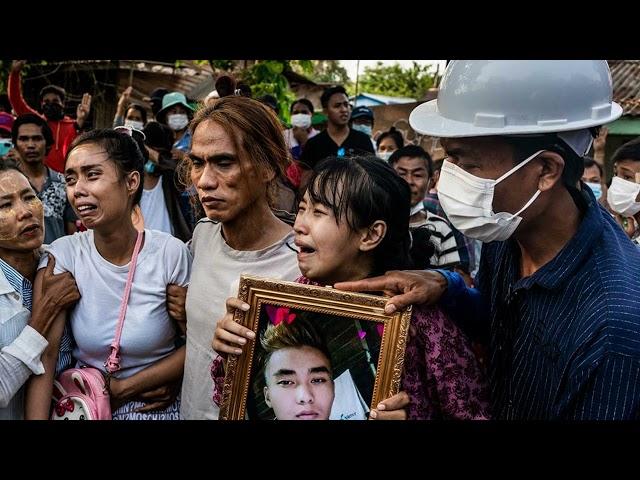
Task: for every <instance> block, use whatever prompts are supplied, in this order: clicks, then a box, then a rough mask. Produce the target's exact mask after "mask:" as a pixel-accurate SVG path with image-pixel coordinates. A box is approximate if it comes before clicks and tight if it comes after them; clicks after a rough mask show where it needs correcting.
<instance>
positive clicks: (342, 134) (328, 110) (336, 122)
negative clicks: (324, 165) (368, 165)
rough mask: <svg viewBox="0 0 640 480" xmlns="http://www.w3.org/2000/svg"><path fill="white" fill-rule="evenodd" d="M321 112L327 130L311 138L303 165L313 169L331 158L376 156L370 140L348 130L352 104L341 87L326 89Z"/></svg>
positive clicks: (301, 158)
mask: <svg viewBox="0 0 640 480" xmlns="http://www.w3.org/2000/svg"><path fill="white" fill-rule="evenodd" d="M320 103H321V104H322V112H323V113H324V114H325V115H326V116H327V128H325V129H324V130H323V131H322V132H320V133H319V134H318V135H316V136H315V137H313V138H310V139H309V141H308V142H307V145H306V146H305V148H304V150H303V152H302V155H301V156H300V161H301V162H303V163H305V164H306V165H308V166H309V168H314V167H315V166H316V164H317V163H318V162H320V161H321V160H323V159H325V158H326V157H329V156H336V157H350V156H352V155H359V154H360V155H361V154H367V153H371V154H375V148H374V145H373V144H372V143H371V138H370V137H368V136H367V135H366V134H364V133H362V132H358V131H356V130H354V129H352V128H350V127H349V120H350V118H351V104H350V103H349V98H348V97H347V92H346V90H345V89H344V87H343V86H342V85H338V86H335V87H331V88H328V89H326V90H325V91H324V92H323V93H322V96H321V97H320Z"/></svg>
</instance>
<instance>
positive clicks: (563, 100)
mask: <svg viewBox="0 0 640 480" xmlns="http://www.w3.org/2000/svg"><path fill="white" fill-rule="evenodd" d="M612 93H613V92H612V86H611V73H610V72H609V66H608V65H607V62H606V61H604V60H454V61H452V62H451V63H449V65H447V69H446V70H445V72H444V76H443V78H442V83H441V84H440V91H439V93H438V98H437V99H436V100H432V101H430V102H426V103H423V104H422V105H419V106H418V107H416V108H415V109H414V110H413V111H412V112H411V115H410V116H409V124H410V125H411V127H412V128H413V129H414V130H415V131H417V132H418V133H422V134H426V135H431V136H434V137H443V138H453V137H480V136H487V135H526V134H543V133H554V132H566V131H569V130H581V129H585V128H589V127H595V126H598V125H604V124H606V123H609V122H612V121H613V120H615V119H617V118H618V117H620V115H622V108H621V107H620V105H618V104H617V103H615V102H613V101H612V100H611V97H612Z"/></svg>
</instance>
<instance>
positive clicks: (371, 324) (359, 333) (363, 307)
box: [220, 275, 411, 420]
mask: <svg viewBox="0 0 640 480" xmlns="http://www.w3.org/2000/svg"><path fill="white" fill-rule="evenodd" d="M238 298H240V299H241V300H243V301H244V302H246V303H247V304H249V305H250V307H251V308H250V309H249V311H248V312H242V311H239V310H238V311H236V313H235V317H234V320H235V321H236V322H238V323H240V324H242V325H243V326H245V327H247V328H249V329H251V330H253V331H254V332H255V334H256V339H255V340H254V341H250V342H248V343H247V347H245V349H244V351H243V353H242V354H241V355H239V356H233V355H230V356H229V357H228V358H227V365H226V373H225V379H224V387H223V391H222V404H221V408H220V419H222V420H243V419H248V420H366V419H367V418H368V414H369V411H370V410H371V409H372V408H373V406H375V405H377V404H378V403H379V402H380V401H381V400H384V399H385V398H389V397H391V396H392V395H395V394H396V393H398V391H399V388H400V377H401V374H402V368H403V363H404V353H405V346H406V339H407V329H408V327H409V322H410V319H411V307H407V308H405V309H403V310H400V311H398V312H395V313H394V314H392V315H388V314H386V313H385V312H384V306H385V303H386V301H387V298H385V297H381V296H375V295H368V294H362V293H352V292H344V291H340V290H335V289H333V288H331V287H319V286H314V285H304V284H299V283H293V282H284V281H279V280H272V279H265V278H260V277H253V276H248V275H243V276H242V277H241V278H240V287H239V294H238Z"/></svg>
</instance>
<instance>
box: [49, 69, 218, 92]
mask: <svg viewBox="0 0 640 480" xmlns="http://www.w3.org/2000/svg"><path fill="white" fill-rule="evenodd" d="M179 63H180V66H179V67H176V66H175V64H173V63H164V62H158V61H156V60H71V61H63V62H49V65H50V66H52V67H58V66H61V67H63V68H64V67H71V68H77V69H83V68H84V69H92V70H102V69H116V70H117V71H118V79H123V80H125V81H124V82H123V83H121V82H118V83H119V84H118V85H117V95H118V96H120V94H121V93H122V92H123V90H124V89H125V88H126V87H127V86H128V84H129V81H128V79H129V78H130V79H131V80H132V83H133V94H132V96H131V97H132V100H134V101H137V102H144V100H143V99H144V97H145V96H147V95H149V94H150V93H151V91H152V90H154V89H155V88H166V89H167V90H169V91H178V92H182V93H184V94H185V95H186V96H187V98H189V99H191V100H202V99H203V98H204V97H205V96H206V95H207V94H208V93H209V92H210V91H211V90H213V89H214V83H215V82H214V80H213V74H212V71H211V68H210V67H209V66H208V65H205V66H201V65H196V64H195V63H194V62H192V61H189V60H180V62H179ZM56 69H57V68H56Z"/></svg>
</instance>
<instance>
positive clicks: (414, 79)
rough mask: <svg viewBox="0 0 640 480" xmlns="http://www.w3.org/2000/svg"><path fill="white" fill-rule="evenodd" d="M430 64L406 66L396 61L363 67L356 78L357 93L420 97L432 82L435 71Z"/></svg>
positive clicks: (414, 63)
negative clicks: (361, 72) (389, 63)
mask: <svg viewBox="0 0 640 480" xmlns="http://www.w3.org/2000/svg"><path fill="white" fill-rule="evenodd" d="M432 68H433V67H432V66H430V65H419V64H418V63H416V62H413V65H412V66H411V67H408V68H402V66H401V65H400V64H398V63H395V64H393V65H383V64H382V62H378V63H377V64H376V66H375V67H365V69H364V73H363V74H362V75H361V76H360V78H359V79H358V93H360V92H367V93H376V94H379V95H389V96H393V97H410V98H415V99H420V98H422V97H423V96H424V95H425V94H426V93H427V90H428V89H429V88H431V87H432V86H433V84H434V80H435V79H434V77H435V72H432V71H431V70H432Z"/></svg>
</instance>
